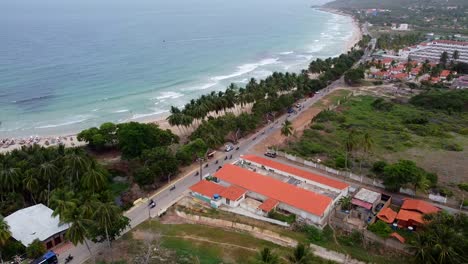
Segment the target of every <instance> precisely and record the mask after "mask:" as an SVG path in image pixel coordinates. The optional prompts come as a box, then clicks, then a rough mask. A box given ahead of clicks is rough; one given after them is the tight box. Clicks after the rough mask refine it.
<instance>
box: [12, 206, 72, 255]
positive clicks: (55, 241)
mask: <svg viewBox="0 0 468 264" xmlns="http://www.w3.org/2000/svg"><path fill="white" fill-rule="evenodd" d="M52 213H53V211H52V209H50V208H48V207H47V206H45V205H43V204H36V205H34V206H30V207H27V208H23V209H21V210H18V211H16V212H14V213H12V214H11V215H9V216H7V217H5V221H6V222H7V223H8V225H9V226H10V231H11V236H12V237H13V238H14V239H16V240H17V241H20V242H21V243H22V244H23V245H24V246H25V247H27V246H28V245H29V244H31V242H33V241H34V240H35V239H39V240H40V241H42V242H43V243H44V245H45V246H46V248H47V249H51V248H53V247H55V246H57V245H59V244H61V243H63V242H64V240H65V239H64V235H65V231H66V230H67V229H68V228H69V225H68V224H61V223H60V220H59V218H58V217H57V216H55V217H54V216H52Z"/></svg>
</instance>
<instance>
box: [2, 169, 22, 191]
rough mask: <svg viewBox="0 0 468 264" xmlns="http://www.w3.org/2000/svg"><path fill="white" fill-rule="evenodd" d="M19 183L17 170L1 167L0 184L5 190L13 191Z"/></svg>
mask: <svg viewBox="0 0 468 264" xmlns="http://www.w3.org/2000/svg"><path fill="white" fill-rule="evenodd" d="M19 182H20V177H19V169H17V168H7V167H3V168H2V170H1V171H0V183H1V184H2V186H4V187H5V189H7V190H10V191H13V192H14V191H15V188H16V187H17V186H18V184H19Z"/></svg>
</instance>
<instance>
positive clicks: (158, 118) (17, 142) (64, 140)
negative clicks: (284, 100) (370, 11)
mask: <svg viewBox="0 0 468 264" xmlns="http://www.w3.org/2000/svg"><path fill="white" fill-rule="evenodd" d="M319 10H321V11H324V12H329V13H334V14H338V15H342V16H348V17H351V18H352V20H353V32H352V35H351V37H350V38H349V39H348V40H347V41H346V43H345V45H344V48H343V52H347V51H349V50H351V48H353V47H354V46H355V45H356V44H357V43H358V42H359V41H360V40H361V38H362V30H361V28H360V26H359V24H358V22H357V21H356V20H355V19H354V18H353V17H352V16H350V15H349V14H345V13H342V12H340V11H337V10H332V9H324V8H320V9H319ZM233 110H234V109H233ZM233 110H231V111H233ZM233 112H234V113H236V112H237V111H233ZM168 115H169V114H161V115H155V116H152V117H148V118H144V119H138V120H135V121H136V122H143V123H156V124H158V125H159V127H160V128H162V129H170V130H171V131H172V132H173V133H174V134H177V135H179V136H181V137H183V136H185V135H183V134H181V131H180V130H179V129H177V127H172V126H170V125H169V123H168V122H167V120H166V118H167V116H168ZM211 115H212V116H215V113H212V114H211ZM76 135H77V133H76V134H69V135H50V136H41V137H27V138H25V137H22V138H0V153H5V152H9V151H11V150H14V149H19V148H21V147H22V146H28V145H32V144H38V145H40V146H44V147H48V146H58V145H59V144H63V145H65V147H77V146H83V145H85V143H84V142H80V141H78V140H77V138H76ZM13 142H14V143H13Z"/></svg>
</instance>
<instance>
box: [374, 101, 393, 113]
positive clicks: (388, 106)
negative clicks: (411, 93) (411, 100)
mask: <svg viewBox="0 0 468 264" xmlns="http://www.w3.org/2000/svg"><path fill="white" fill-rule="evenodd" d="M371 106H372V107H373V108H374V109H375V110H379V111H384V112H389V111H391V110H392V109H393V103H391V102H387V101H385V100H384V99H382V98H378V99H375V101H374V102H372V104H371Z"/></svg>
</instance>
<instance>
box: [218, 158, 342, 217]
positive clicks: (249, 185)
mask: <svg viewBox="0 0 468 264" xmlns="http://www.w3.org/2000/svg"><path fill="white" fill-rule="evenodd" d="M214 176H215V177H217V178H218V179H220V180H221V181H223V182H227V183H229V184H232V185H237V186H239V187H242V188H244V189H246V190H248V191H249V192H253V193H256V194H258V195H260V196H263V197H265V200H267V199H268V198H271V199H274V200H277V201H278V202H280V203H281V204H285V205H286V206H284V207H287V208H291V210H296V211H298V214H299V215H300V216H301V217H303V218H307V219H309V220H312V221H313V222H314V223H318V224H322V223H323V220H324V217H325V216H326V215H327V214H328V212H329V210H330V208H331V205H332V202H333V200H332V199H331V198H330V197H328V196H325V195H322V194H318V193H314V192H311V191H307V190H305V189H302V188H299V187H296V186H294V185H291V184H288V183H285V182H282V181H280V180H277V179H274V178H270V177H268V176H264V175H261V174H258V173H255V172H253V171H250V170H247V169H243V168H240V167H238V166H235V165H232V164H226V165H224V166H223V167H222V168H221V169H220V170H219V171H217V172H216V173H215V174H214ZM301 211H302V212H305V214H304V213H301ZM307 214H311V215H313V216H315V217H308V215H307Z"/></svg>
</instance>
